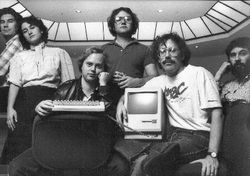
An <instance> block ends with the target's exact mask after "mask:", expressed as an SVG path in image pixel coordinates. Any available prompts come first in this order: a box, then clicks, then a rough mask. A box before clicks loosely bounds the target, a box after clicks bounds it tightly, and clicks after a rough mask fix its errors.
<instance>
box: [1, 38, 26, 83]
mask: <svg viewBox="0 0 250 176" xmlns="http://www.w3.org/2000/svg"><path fill="white" fill-rule="evenodd" d="M22 50H23V47H22V45H21V43H20V41H19V37H18V35H15V36H14V37H12V38H11V39H10V40H9V41H8V42H7V43H6V47H5V49H4V50H3V52H2V53H1V55H0V76H6V80H7V78H8V72H9V65H10V60H11V59H12V58H13V56H14V55H15V54H16V53H18V52H20V51H22ZM0 86H7V81H4V82H2V83H0Z"/></svg>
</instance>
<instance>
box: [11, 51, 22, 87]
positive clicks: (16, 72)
mask: <svg viewBox="0 0 250 176" xmlns="http://www.w3.org/2000/svg"><path fill="white" fill-rule="evenodd" d="M19 57H20V55H19V54H16V55H15V56H14V57H13V58H12V59H11V60H10V71H9V78H8V82H10V83H12V84H14V85H16V86H18V87H22V71H21V68H22V64H21V59H20V58H19Z"/></svg>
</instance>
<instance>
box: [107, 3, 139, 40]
mask: <svg viewBox="0 0 250 176" xmlns="http://www.w3.org/2000/svg"><path fill="white" fill-rule="evenodd" d="M120 11H124V12H126V13H128V14H129V15H130V16H131V18H132V29H131V31H130V35H133V34H135V33H136V30H137V28H138V26H139V19H138V18H137V15H136V14H135V13H133V12H132V10H131V9H130V8H128V7H120V8H118V9H115V10H113V11H112V13H111V15H110V16H109V17H108V19H107V21H108V27H109V31H110V33H111V34H112V35H113V36H114V37H115V36H116V31H115V16H116V15H117V14H118V13H119V12H120Z"/></svg>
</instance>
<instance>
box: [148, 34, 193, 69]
mask: <svg viewBox="0 0 250 176" xmlns="http://www.w3.org/2000/svg"><path fill="white" fill-rule="evenodd" d="M168 40H172V41H174V42H175V43H176V45H177V46H178V48H179V49H180V52H181V55H182V56H184V60H183V65H184V66H187V65H188V63H189V60H190V57H191V52H190V50H189V48H188V46H187V44H186V42H185V40H184V39H182V38H181V37H180V36H179V35H178V34H177V33H169V34H163V35H162V36H157V37H156V38H155V39H154V41H153V43H152V45H151V49H152V57H153V58H154V59H155V60H156V62H157V63H158V64H159V46H160V45H161V44H164V43H166V41H168ZM159 66H160V68H161V65H160V64H159Z"/></svg>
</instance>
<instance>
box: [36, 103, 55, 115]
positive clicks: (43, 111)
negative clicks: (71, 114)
mask: <svg viewBox="0 0 250 176" xmlns="http://www.w3.org/2000/svg"><path fill="white" fill-rule="evenodd" d="M53 106H54V105H53V103H52V100H44V101H41V102H40V103H39V104H38V105H37V106H36V109H35V111H36V113H37V114H39V115H40V116H47V115H49V113H50V112H51V111H52V108H53Z"/></svg>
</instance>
